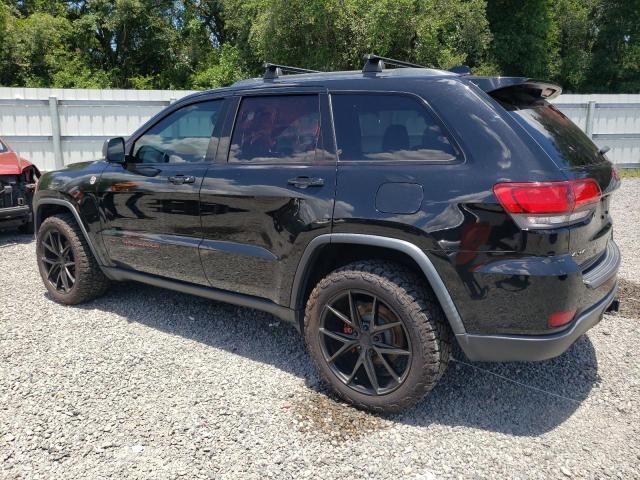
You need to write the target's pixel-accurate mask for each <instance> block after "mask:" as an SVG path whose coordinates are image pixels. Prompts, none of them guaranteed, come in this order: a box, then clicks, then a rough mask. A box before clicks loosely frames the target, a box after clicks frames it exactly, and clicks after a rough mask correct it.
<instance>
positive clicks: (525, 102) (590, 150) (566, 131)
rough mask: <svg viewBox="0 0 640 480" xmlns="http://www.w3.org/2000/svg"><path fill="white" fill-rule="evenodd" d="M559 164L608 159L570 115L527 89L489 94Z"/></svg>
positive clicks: (584, 162) (567, 164)
mask: <svg viewBox="0 0 640 480" xmlns="http://www.w3.org/2000/svg"><path fill="white" fill-rule="evenodd" d="M491 95H492V96H493V97H494V98H496V99H497V100H498V101H499V102H500V103H501V104H502V106H503V107H504V108H506V109H507V110H508V111H509V113H510V114H511V115H512V116H513V117H514V118H515V119H516V120H517V121H518V123H520V125H522V126H523V127H524V129H525V130H526V131H527V132H528V133H529V134H530V135H531V136H532V137H533V138H534V140H536V142H537V143H538V144H539V145H540V146H541V147H542V148H543V149H544V150H545V151H546V152H547V153H548V154H549V156H551V158H552V159H553V160H554V161H556V163H557V164H558V165H559V166H561V167H582V166H588V165H594V164H598V163H604V162H606V161H607V160H606V159H605V158H604V156H603V155H602V154H601V153H600V152H599V149H598V147H597V146H596V145H595V144H594V143H593V142H592V141H591V139H590V138H589V137H587V135H585V133H584V132H583V131H582V130H581V129H580V128H579V127H578V126H577V125H576V124H575V123H573V122H572V121H571V120H570V119H569V117H567V116H566V115H565V114H563V113H562V112H561V111H560V110H558V109H557V108H556V107H555V106H553V105H551V104H550V103H548V102H547V101H545V100H542V99H540V98H539V97H538V98H536V97H534V96H533V95H529V94H528V93H527V92H526V91H518V90H515V89H504V91H497V92H493V93H492V94H491Z"/></svg>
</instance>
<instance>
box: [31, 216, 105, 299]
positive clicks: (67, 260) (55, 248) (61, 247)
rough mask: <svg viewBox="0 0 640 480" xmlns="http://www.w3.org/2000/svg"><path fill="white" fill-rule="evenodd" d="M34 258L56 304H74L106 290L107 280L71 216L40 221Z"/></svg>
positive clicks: (95, 296)
mask: <svg viewBox="0 0 640 480" xmlns="http://www.w3.org/2000/svg"><path fill="white" fill-rule="evenodd" d="M36 255H37V257H36V258H37V262H38V270H39V271H40V276H41V277H42V281H43V283H44V286H45V287H46V289H47V291H48V292H49V295H50V296H51V298H53V299H54V300H55V301H57V302H60V303H64V304H66V305H77V304H79V303H83V302H86V301H89V300H92V299H94V298H97V297H99V296H100V295H102V294H103V293H105V292H106V291H107V289H108V288H109V279H108V278H107V277H106V276H105V275H104V273H103V272H102V269H101V268H100V266H99V265H98V262H97V261H96V259H95V258H94V256H93V253H92V252H91V248H90V247H89V244H88V243H87V240H86V239H85V237H84V234H83V232H82V230H81V228H80V226H79V225H78V224H77V223H76V220H75V218H74V217H73V215H71V214H57V215H52V216H50V217H47V218H45V219H44V220H43V222H42V224H41V225H40V228H39V229H38V234H37V236H36Z"/></svg>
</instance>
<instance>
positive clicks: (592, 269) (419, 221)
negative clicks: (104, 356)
mask: <svg viewBox="0 0 640 480" xmlns="http://www.w3.org/2000/svg"><path fill="white" fill-rule="evenodd" d="M385 62H386V63H387V64H390V63H391V64H400V66H406V65H405V64H402V62H395V61H391V60H390V59H384V58H382V57H377V56H373V55H369V56H367V57H366V61H365V66H364V68H363V71H350V72H332V73H320V72H307V71H301V70H300V69H294V71H295V74H290V75H283V74H282V72H283V71H286V70H287V68H285V67H282V66H277V65H272V64H267V65H266V73H265V76H264V78H259V79H252V80H246V81H241V82H238V83H236V84H235V85H233V86H231V87H229V88H221V89H217V90H211V91H207V92H202V93H197V94H195V95H191V96H189V97H186V98H183V99H182V100H180V101H178V102H176V103H174V104H173V105H171V106H169V107H167V108H166V109H165V110H164V111H162V112H161V113H159V114H158V115H156V116H155V117H154V118H152V119H151V120H150V121H149V122H147V123H146V124H145V125H144V126H143V127H142V128H140V129H139V130H138V131H137V132H135V133H134V134H133V135H132V136H131V137H130V138H129V139H128V140H126V141H125V140H124V139H122V138H115V139H111V140H109V141H107V142H106V143H105V149H104V156H105V159H104V160H100V161H95V162H91V163H81V164H72V165H69V166H68V167H67V168H66V169H64V170H60V171H57V172H51V173H47V174H45V175H44V176H43V177H42V179H41V180H40V183H39V186H38V191H37V194H36V200H35V211H36V227H37V260H38V266H39V269H40V273H41V275H42V278H43V280H44V284H45V286H46V288H47V289H48V291H49V293H50V295H51V297H52V298H54V299H55V300H57V301H60V302H63V303H67V304H77V303H80V302H86V301H87V300H90V299H92V298H94V297H97V296H98V295H101V294H103V293H104V292H105V290H106V289H107V287H108V285H109V282H110V281H114V280H135V281H140V282H144V283H148V284H151V285H156V286H159V287H165V288H169V289H173V290H177V291H180V292H184V293H188V294H194V295H200V296H203V297H207V298H211V299H214V300H219V301H224V302H230V303H234V304H238V305H244V306H247V307H251V308H256V309H260V310H264V311H267V312H270V313H272V314H274V315H276V316H278V317H280V318H282V319H285V320H287V321H290V322H293V323H294V324H295V325H296V327H298V328H299V329H300V331H301V332H303V334H304V338H305V341H306V345H307V348H308V351H309V353H310V355H311V357H312V358H313V361H314V363H315V365H316V366H317V368H318V371H319V374H320V375H321V377H322V379H323V380H324V381H325V382H326V383H328V384H329V385H330V386H331V387H332V388H333V389H334V390H335V391H336V393H337V394H338V395H339V396H341V397H342V398H343V399H345V400H347V401H348V402H351V403H353V404H355V405H357V406H360V407H364V408H368V409H372V410H376V411H394V410H398V409H401V408H403V407H405V406H407V405H410V404H412V403H414V402H416V401H417V400H418V399H419V398H421V397H422V396H423V394H425V392H427V391H429V390H430V389H432V388H433V387H434V385H435V384H436V382H437V381H438V380H439V378H440V377H441V376H442V374H443V372H444V371H445V368H446V366H447V362H448V360H449V355H450V351H451V346H452V345H453V344H454V342H457V344H458V345H459V347H460V349H461V350H462V352H464V354H466V356H467V357H468V358H469V359H470V360H476V361H514V360H518V361H520V360H543V359H547V358H551V357H554V356H557V355H559V354H561V353H562V352H563V351H565V350H566V349H567V348H568V347H569V346H570V345H571V344H572V343H573V342H574V341H575V340H576V339H577V338H578V337H579V336H580V335H582V334H583V333H584V332H585V331H587V330H588V329H589V328H590V327H592V326H593V325H595V324H596V323H598V321H599V320H600V319H601V317H602V315H603V312H604V311H605V310H606V309H607V308H608V307H609V306H610V305H611V304H612V302H613V301H614V296H615V294H616V286H617V280H616V273H617V269H618V266H619V263H620V254H619V251H618V248H617V247H616V245H615V243H614V242H613V240H612V222H611V217H610V215H609V201H610V196H611V195H610V194H611V193H612V192H613V191H614V190H615V189H616V188H617V187H618V186H619V183H620V180H619V178H618V176H617V174H616V172H615V170H614V168H613V167H612V165H611V164H610V163H609V162H608V161H607V160H606V159H605V157H604V155H603V152H602V151H601V150H599V149H598V148H597V147H596V146H595V145H594V144H593V143H592V142H591V141H590V140H589V139H588V138H587V137H586V136H585V135H584V134H583V133H582V132H581V131H580V129H579V128H578V127H576V126H575V125H574V124H573V123H572V122H571V121H570V120H569V119H568V118H567V117H566V116H565V115H563V114H562V113H561V112H560V111H558V110H557V109H556V108H555V107H554V106H553V105H551V104H549V103H548V102H547V100H548V99H549V98H552V97H553V96H555V95H558V94H559V93H560V88H559V87H557V86H555V85H552V84H548V83H543V82H538V81H533V80H530V79H527V78H515V77H477V76H472V75H469V74H465V73H464V72H463V73H462V74H459V73H453V72H447V71H439V70H433V69H428V68H413V67H410V68H394V69H385V66H384V64H385Z"/></svg>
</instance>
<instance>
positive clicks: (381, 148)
mask: <svg viewBox="0 0 640 480" xmlns="http://www.w3.org/2000/svg"><path fill="white" fill-rule="evenodd" d="M331 103H332V105H333V118H334V123H335V132H336V141H337V144H338V153H339V158H340V160H374V161H389V160H393V161H395V160H417V161H419V160H423V161H451V160H454V159H455V158H456V157H457V152H456V149H455V147H454V146H453V143H452V142H451V141H450V140H449V138H448V137H447V135H446V134H445V133H444V131H443V129H442V127H441V126H440V123H439V122H438V120H437V119H436V118H435V117H434V116H433V114H432V113H431V112H429V110H427V108H426V107H425V106H424V105H423V104H422V103H421V102H419V101H417V100H416V99H414V98H412V97H409V96H406V95H395V94H391V95H388V94H333V95H332V96H331Z"/></svg>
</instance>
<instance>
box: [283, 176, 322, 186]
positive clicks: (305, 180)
mask: <svg viewBox="0 0 640 480" xmlns="http://www.w3.org/2000/svg"><path fill="white" fill-rule="evenodd" d="M287 183H288V184H289V185H293V186H294V187H297V188H307V187H322V186H323V185H324V178H319V177H296V178H290V179H289V181H288V182H287Z"/></svg>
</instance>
